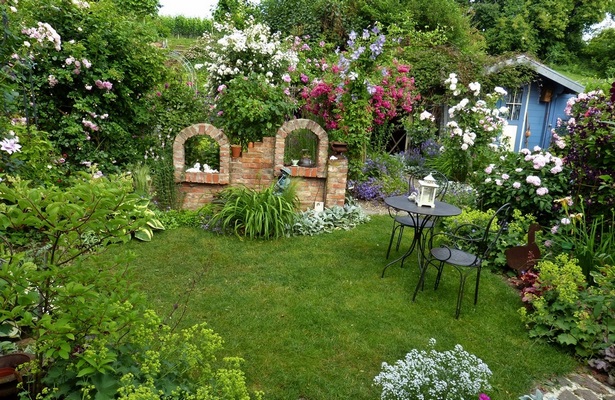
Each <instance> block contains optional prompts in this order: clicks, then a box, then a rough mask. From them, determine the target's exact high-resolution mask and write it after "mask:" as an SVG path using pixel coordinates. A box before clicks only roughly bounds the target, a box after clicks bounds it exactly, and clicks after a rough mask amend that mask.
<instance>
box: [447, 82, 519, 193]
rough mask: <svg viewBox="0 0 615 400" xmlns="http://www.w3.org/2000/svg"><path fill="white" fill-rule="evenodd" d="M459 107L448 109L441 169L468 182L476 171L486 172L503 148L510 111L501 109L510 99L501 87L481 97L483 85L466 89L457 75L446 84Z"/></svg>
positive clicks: (474, 83) (473, 83) (473, 85)
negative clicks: (495, 154) (493, 157)
mask: <svg viewBox="0 0 615 400" xmlns="http://www.w3.org/2000/svg"><path fill="white" fill-rule="evenodd" d="M444 83H445V85H446V87H447V89H448V90H449V91H450V92H452V96H451V98H452V99H453V100H455V101H457V100H458V101H457V103H456V104H455V105H453V106H451V107H449V109H448V117H449V122H448V123H447V124H446V131H445V133H444V134H443V135H441V142H442V148H441V151H442V153H443V154H442V156H443V157H442V159H443V164H444V165H442V166H441V167H443V168H442V169H443V170H445V171H443V172H446V173H447V175H449V176H450V177H452V178H454V179H456V180H459V181H465V179H466V178H467V176H468V174H469V173H471V172H472V171H474V170H476V169H479V168H483V167H484V166H485V165H486V163H487V160H488V159H489V157H490V156H491V155H492V154H493V152H494V151H498V150H499V149H501V148H502V146H501V145H502V144H503V143H502V138H501V135H502V130H503V128H504V126H506V118H505V115H506V113H507V112H508V109H507V108H506V107H499V108H498V107H497V104H498V101H499V100H501V99H502V97H503V96H505V95H506V91H505V90H504V89H502V88H501V87H496V88H495V89H494V90H493V92H490V93H486V94H483V93H481V89H482V87H481V84H480V83H479V82H471V83H469V84H468V85H467V87H465V86H462V85H461V84H460V82H459V79H458V78H457V74H455V73H451V74H450V75H449V77H448V79H446V80H445V81H444Z"/></svg>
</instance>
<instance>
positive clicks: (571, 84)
mask: <svg viewBox="0 0 615 400" xmlns="http://www.w3.org/2000/svg"><path fill="white" fill-rule="evenodd" d="M513 64H527V65H529V66H530V68H532V69H533V70H534V71H536V73H538V74H540V75H542V76H544V77H545V78H548V79H551V80H552V81H554V82H556V83H559V84H560V85H562V86H564V87H565V88H567V89H569V90H570V91H572V92H574V93H582V92H584V91H585V86H583V85H581V84H580V83H578V82H576V81H573V80H572V79H570V78H568V77H567V76H564V75H562V74H560V73H559V72H557V71H555V70H553V69H551V68H549V67H547V66H546V65H544V64H542V63H540V62H538V61H536V60H534V59H532V58H530V57H528V56H526V55H524V54H522V55H519V56H517V57H515V58H509V59H508V60H505V61H503V62H501V63H498V64H496V65H494V66H492V67H491V68H489V72H495V71H497V69H498V67H499V66H501V65H513Z"/></svg>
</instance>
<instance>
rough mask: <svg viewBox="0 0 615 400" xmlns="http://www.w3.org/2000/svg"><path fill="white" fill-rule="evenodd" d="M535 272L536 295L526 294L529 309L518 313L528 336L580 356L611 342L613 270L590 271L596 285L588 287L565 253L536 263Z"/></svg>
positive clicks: (614, 307) (614, 311) (614, 302)
mask: <svg viewBox="0 0 615 400" xmlns="http://www.w3.org/2000/svg"><path fill="white" fill-rule="evenodd" d="M536 270H537V271H538V273H539V276H538V280H537V281H536V282H535V283H534V285H533V286H534V289H535V290H534V291H535V293H536V294H533V293H526V294H525V296H526V298H527V300H528V302H529V306H530V307H529V308H522V309H521V310H520V313H521V316H522V319H523V321H524V322H525V323H526V325H527V327H528V329H529V330H530V336H531V337H542V338H545V339H547V340H549V341H553V342H555V343H558V344H560V345H562V346H570V347H572V348H574V350H575V352H576V353H577V354H578V355H579V356H581V357H590V356H593V355H596V354H598V353H599V352H600V351H602V350H604V349H606V348H607V347H608V346H609V344H612V343H614V342H615V333H614V332H615V331H614V330H613V326H612V325H613V321H614V318H615V297H613V295H612V294H613V291H614V290H615V267H613V266H610V265H607V266H605V267H601V268H598V270H597V271H594V272H592V276H593V278H594V281H595V283H596V284H595V285H594V286H590V287H587V282H586V280H585V277H584V276H583V273H582V271H581V268H580V267H579V265H578V264H577V261H576V260H575V259H571V258H569V256H568V255H566V254H560V255H559V256H557V257H556V258H555V260H553V261H551V260H542V261H540V262H539V263H538V265H537V266H536Z"/></svg>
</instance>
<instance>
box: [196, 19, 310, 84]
mask: <svg viewBox="0 0 615 400" xmlns="http://www.w3.org/2000/svg"><path fill="white" fill-rule="evenodd" d="M203 39H204V41H205V43H207V44H206V45H205V47H204V50H205V54H206V56H207V60H205V61H204V62H203V63H199V67H201V68H205V69H206V70H207V71H208V72H209V74H210V79H211V80H212V81H211V82H210V83H209V85H208V86H209V88H217V87H218V86H219V85H220V84H222V83H225V82H228V81H229V80H230V79H232V78H233V77H234V76H235V75H248V74H249V73H251V72H256V73H261V74H264V75H265V76H266V77H267V78H269V79H270V81H271V82H272V83H275V82H277V81H279V80H280V79H282V74H283V73H285V72H286V71H287V69H288V67H289V66H293V67H294V66H296V65H297V62H298V61H299V58H298V56H297V53H296V52H294V51H292V50H290V49H287V47H289V46H285V43H284V42H282V41H281V40H280V34H279V32H278V33H275V34H272V33H271V31H270V29H269V27H268V26H267V25H264V24H261V23H255V22H254V20H253V19H250V20H248V21H247V22H246V27H245V29H244V30H240V29H237V28H235V27H234V26H232V25H229V24H219V23H215V24H214V33H211V34H208V33H206V34H204V35H203ZM199 69H200V68H199ZM274 76H275V79H274Z"/></svg>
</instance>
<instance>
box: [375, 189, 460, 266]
mask: <svg viewBox="0 0 615 400" xmlns="http://www.w3.org/2000/svg"><path fill="white" fill-rule="evenodd" d="M384 203H385V204H386V205H387V206H389V207H391V208H394V209H396V210H399V211H405V212H408V213H409V214H410V217H411V218H412V219H413V222H414V224H413V225H414V238H412V244H410V247H408V250H407V251H406V252H405V253H404V254H403V255H402V256H401V257H398V258H397V259H395V260H393V261H391V262H389V263H388V264H387V265H386V266H385V267H384V269H383V270H382V277H384V271H386V269H387V268H388V267H389V266H391V265H393V264H395V263H398V262H399V261H401V265H402V266H403V265H404V261H405V260H406V258H408V256H410V254H412V251H413V250H414V248H415V247H416V246H418V251H417V254H418V260H419V268H420V269H421V270H422V269H423V259H424V258H425V241H426V238H425V237H424V236H423V231H424V230H425V227H426V226H427V224H428V222H429V221H433V222H434V226H435V222H436V219H437V218H440V217H453V216H455V215H459V214H461V209H460V208H459V207H456V206H454V205H452V204H448V203H445V202H443V201H436V202H435V205H436V206H435V207H433V208H432V207H425V206H420V207H419V206H418V205H417V204H416V202H415V201H414V200H409V199H408V196H392V197H387V198H385V199H384Z"/></svg>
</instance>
